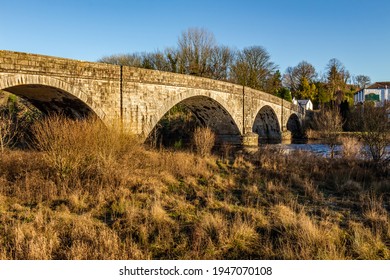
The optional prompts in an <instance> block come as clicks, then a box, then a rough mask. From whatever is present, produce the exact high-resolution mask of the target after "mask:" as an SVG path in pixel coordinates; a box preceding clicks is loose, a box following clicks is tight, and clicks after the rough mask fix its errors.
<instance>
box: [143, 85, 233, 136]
mask: <svg viewBox="0 0 390 280" xmlns="http://www.w3.org/2000/svg"><path fill="white" fill-rule="evenodd" d="M193 91H194V90H189V91H187V92H182V93H181V94H178V95H177V96H176V97H175V98H170V99H169V100H168V101H166V102H163V104H162V106H161V107H160V108H159V110H157V112H156V114H155V116H154V117H153V118H152V120H153V121H152V122H151V123H150V125H149V127H150V129H148V135H150V134H151V133H153V129H154V128H155V127H156V125H157V123H158V122H159V121H160V120H161V119H162V118H163V117H164V115H165V114H166V113H168V112H169V111H170V110H171V109H172V108H173V107H174V106H176V105H182V106H184V107H186V108H187V109H188V110H189V111H191V112H192V114H193V115H194V116H195V118H196V119H197V122H198V124H200V126H204V127H209V128H210V129H211V130H212V131H214V133H215V134H216V138H217V139H216V142H217V143H219V144H221V143H230V144H240V142H241V131H240V129H239V127H238V125H237V123H236V120H235V118H234V116H232V114H231V113H230V112H229V109H228V108H229V107H228V104H226V102H225V101H224V100H223V99H222V98H219V97H218V95H213V94H210V92H208V94H207V93H203V92H201V93H199V92H197V93H195V94H194V92H193Z"/></svg>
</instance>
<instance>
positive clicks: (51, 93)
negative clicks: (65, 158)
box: [0, 75, 105, 120]
mask: <svg viewBox="0 0 390 280" xmlns="http://www.w3.org/2000/svg"><path fill="white" fill-rule="evenodd" d="M0 89H1V90H3V91H5V92H9V93H12V94H14V95H16V96H18V97H20V98H22V99H23V100H26V101H27V102H29V103H30V104H32V105H33V106H34V107H35V108H37V109H38V110H39V111H41V112H42V113H43V114H45V115H50V114H61V115H63V116H65V117H69V118H73V119H79V118H86V117H91V116H97V117H98V118H99V119H101V120H103V119H104V117H105V114H104V112H103V111H102V110H101V109H99V108H97V107H96V106H94V104H93V102H92V99H91V98H90V97H88V95H87V94H85V93H84V92H82V91H81V90H79V89H78V88H77V87H75V86H71V85H69V84H67V83H65V82H63V81H61V80H59V79H56V78H52V77H40V76H34V75H17V76H10V77H8V78H7V77H5V78H4V77H1V79H0Z"/></svg>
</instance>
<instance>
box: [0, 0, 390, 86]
mask: <svg viewBox="0 0 390 280" xmlns="http://www.w3.org/2000/svg"><path fill="white" fill-rule="evenodd" d="M0 22H1V23H0V49H3V50H13V51H22V52H29V53H38V54H45V55H53V56H59V57H66V58H73V59H79V60H87V61H96V60H98V59H99V58H101V57H103V56H107V55H111V54H123V53H132V52H149V51H156V50H163V49H165V48H166V47H173V46H176V43H177V38H178V37H179V35H180V34H181V32H182V31H184V30H186V29H188V28H189V27H202V28H205V29H207V30H209V31H210V32H212V33H213V34H214V35H215V38H216V40H217V42H218V43H219V44H221V45H227V46H229V47H235V48H238V49H242V48H244V47H249V46H254V45H260V46H263V47H265V49H266V50H267V51H268V52H269V54H270V55H271V60H272V61H273V62H275V63H276V64H277V65H278V66H279V69H280V71H281V72H282V73H284V72H285V70H286V68H287V67H288V66H296V65H297V64H298V63H299V62H300V61H302V60H306V61H307V62H309V63H311V64H313V65H314V66H315V68H316V70H317V71H318V72H320V73H324V72H325V67H326V65H327V63H328V61H329V60H330V59H331V58H337V59H338V60H340V61H341V62H342V63H343V64H344V66H345V68H346V69H347V70H348V71H349V72H350V73H351V74H352V75H359V74H363V75H367V76H369V77H370V78H371V81H372V82H375V81H390V1H389V0H311V1H309V0H290V1H289V0H257V1H256V0H234V1H233V0H224V1H217V0H214V1H213V0H194V1H184V0H183V1H178V0H177V1H176V0H160V1H158V0H144V1H142V0H127V1H126V0H123V1H120V0H95V1H93V0H0Z"/></svg>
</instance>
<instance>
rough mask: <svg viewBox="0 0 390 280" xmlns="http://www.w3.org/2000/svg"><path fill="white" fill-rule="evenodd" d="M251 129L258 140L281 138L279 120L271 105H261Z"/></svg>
mask: <svg viewBox="0 0 390 280" xmlns="http://www.w3.org/2000/svg"><path fill="white" fill-rule="evenodd" d="M252 131H253V132H254V133H257V134H258V135H259V141H260V140H271V141H280V140H281V139H282V133H281V129H280V124H279V120H278V117H277V115H276V113H275V111H274V109H272V107H271V106H269V105H264V106H263V107H261V109H260V110H259V111H258V113H257V115H256V117H255V120H254V122H253V126H252Z"/></svg>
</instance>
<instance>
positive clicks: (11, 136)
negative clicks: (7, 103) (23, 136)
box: [0, 106, 17, 153]
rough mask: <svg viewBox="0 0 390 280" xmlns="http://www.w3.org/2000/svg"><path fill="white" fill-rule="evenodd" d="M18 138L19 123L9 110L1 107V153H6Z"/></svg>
mask: <svg viewBox="0 0 390 280" xmlns="http://www.w3.org/2000/svg"><path fill="white" fill-rule="evenodd" d="M16 137H17V122H16V120H15V118H14V117H13V116H12V114H10V113H9V112H8V110H7V108H3V106H1V107H0V151H1V152H2V153H4V150H5V148H7V147H9V146H10V145H11V144H12V143H13V142H14V140H15V138H16Z"/></svg>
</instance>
